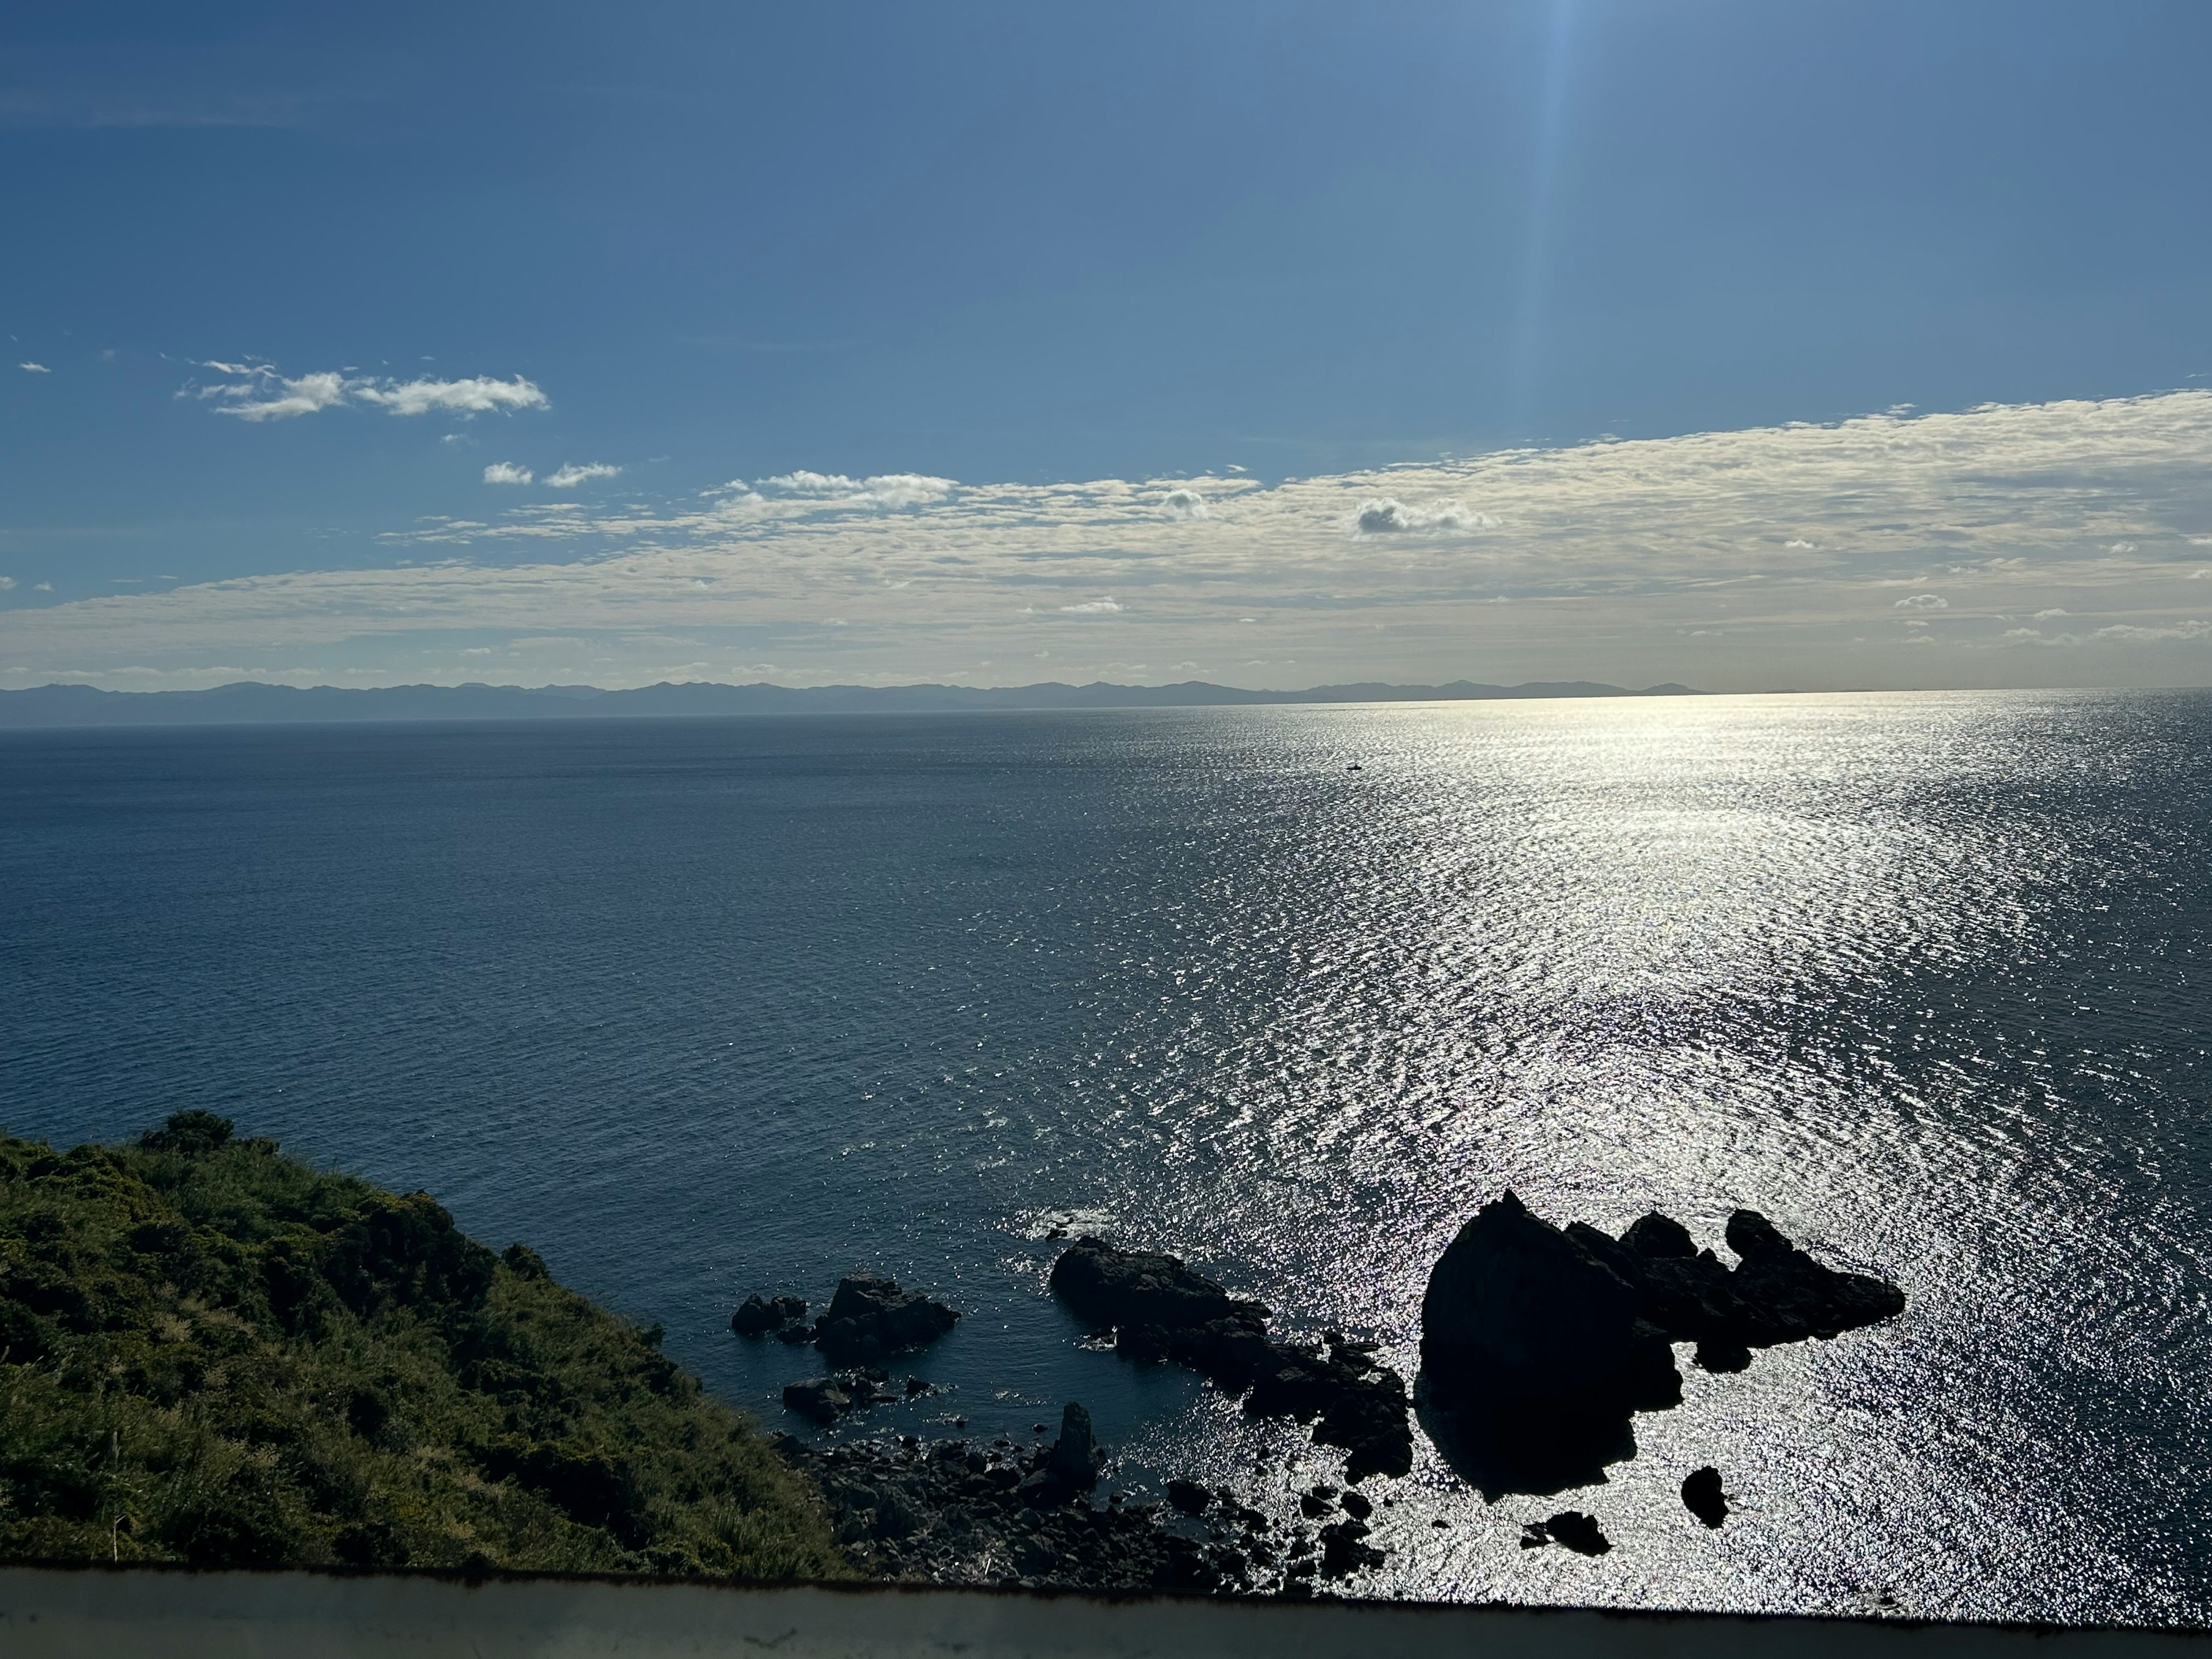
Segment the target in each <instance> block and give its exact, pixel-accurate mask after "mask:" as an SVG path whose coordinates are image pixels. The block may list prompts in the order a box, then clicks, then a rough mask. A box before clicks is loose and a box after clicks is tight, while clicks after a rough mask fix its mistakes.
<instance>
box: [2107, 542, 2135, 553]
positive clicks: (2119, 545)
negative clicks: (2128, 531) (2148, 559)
mask: <svg viewBox="0 0 2212 1659" xmlns="http://www.w3.org/2000/svg"><path fill="white" fill-rule="evenodd" d="M2135 550H2136V544H2134V543H2133V542H2114V543H2113V544H2112V546H2111V547H2110V548H2109V549H2108V551H2110V552H2113V553H2132V552H2134V551H2135Z"/></svg>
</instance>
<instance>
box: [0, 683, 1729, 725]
mask: <svg viewBox="0 0 2212 1659" xmlns="http://www.w3.org/2000/svg"><path fill="white" fill-rule="evenodd" d="M1699 695H1700V694H1699V693H1698V692H1696V691H1693V690H1691V688H1690V687H1688V686H1686V685H1652V686H1647V687H1645V688H1644V690H1641V691H1631V690H1624V689H1623V688H1621V687H1620V686H1618V685H1599V684H1595V683H1594V682H1592V681H1589V680H1565V681H1557V682H1554V681H1537V682H1534V683H1531V684H1527V685H1477V684H1474V683H1473V682H1471V681H1468V680H1454V681H1453V682H1452V683H1451V684H1449V685H1378V684H1362V685H1317V686H1315V687H1313V688H1312V689H1311V690H1305V691H1248V690H1243V688H1242V687H1239V686H1234V685H1210V684H1207V683H1206V682H1205V681H1203V680H1186V681H1184V682H1183V683H1182V684H1180V685H1109V684H1106V683H1105V682H1103V681H1098V682H1095V683H1093V684H1090V685H1062V684H1058V683H1057V682H1047V683H1046V684H1042V685H1018V686H994V687H982V686H967V685H890V686H874V685H814V686H805V687H794V686H788V685H769V684H764V683H763V684H753V685H718V684H712V683H710V682H708V681H702V680H692V681H687V682H685V683H684V684H669V683H666V682H663V683H662V684H659V685H645V686H640V687H638V688H636V689H635V690H629V691H603V690H599V687H597V686H594V685H546V686H538V687H534V688H533V687H526V686H520V685H393V686H384V687H379V688H376V689H374V690H362V689H355V688H351V687H345V686H335V685H313V686H304V687H302V686H292V685H264V684H258V683H257V682H254V681H251V680H241V681H239V682H238V683H237V684H233V685H218V686H215V687H213V688H211V689H210V690H205V691H101V690H95V689H94V688H93V687H91V686H88V685H40V686H34V687H33V688H32V689H30V690H25V691H0V726H18V727H20V726H252V725H266V724H284V725H291V724H298V723H300V722H303V721H333V720H349V721H358V720H395V721H397V720H644V719H652V720H665V719H670V718H684V717H699V716H711V715H716V714H949V713H958V712H964V711H974V710H992V709H995V710H1009V711H1011V710H1017V709H1050V708H1245V707H1255V706H1260V705H1263V704H1275V703H1319V702H1486V701H1492V700H1496V699H1500V698H1514V697H1682V696H1699Z"/></svg>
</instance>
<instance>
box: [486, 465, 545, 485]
mask: <svg viewBox="0 0 2212 1659" xmlns="http://www.w3.org/2000/svg"><path fill="white" fill-rule="evenodd" d="M536 476H537V475H536V474H535V473H533V472H532V471H531V470H530V469H529V468H528V467H526V466H521V465H517V464H516V463H515V462H513V461H494V462H493V463H492V464H491V465H489V466H488V467H486V468H485V469H484V471H483V481H484V482H485V483H495V484H526V483H529V482H530V481H531V480H532V478H533V477H536Z"/></svg>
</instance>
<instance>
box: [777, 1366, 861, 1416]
mask: <svg viewBox="0 0 2212 1659" xmlns="http://www.w3.org/2000/svg"><path fill="white" fill-rule="evenodd" d="M783 1403H784V1406H785V1407H786V1409H787V1410H790V1411H794V1412H797V1413H799V1415H800V1416H801V1417H804V1418H805V1419H808V1420H809V1421H810V1422H814V1423H819V1424H821V1425H823V1427H825V1428H826V1427H828V1426H829V1425H830V1424H832V1423H835V1422H836V1420H837V1419H839V1418H841V1417H842V1416H844V1415H845V1413H848V1412H849V1411H851V1410H852V1409H853V1396H852V1395H849V1394H847V1393H846V1392H845V1390H844V1389H843V1388H842V1387H841V1386H840V1385H839V1383H838V1381H837V1379H836V1377H834V1376H810V1377H808V1378H807V1379H806V1380H805V1382H804V1383H785V1384H784V1385H783Z"/></svg>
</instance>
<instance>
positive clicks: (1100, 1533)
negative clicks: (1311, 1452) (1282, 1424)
mask: <svg viewBox="0 0 2212 1659" xmlns="http://www.w3.org/2000/svg"><path fill="white" fill-rule="evenodd" d="M777 1446H778V1449H780V1450H781V1452H782V1453H783V1455H784V1456H785V1457H786V1458H787V1459H788V1460H789V1461H790V1462H792V1464H793V1466H794V1467H796V1468H799V1470H801V1471H802V1472H803V1473H805V1474H807V1475H809V1476H811V1478H812V1479H813V1480H814V1481H815V1483H816V1485H817V1486H819V1487H820V1489H821V1491H822V1493H823V1498H824V1499H825V1500H826V1501H827V1503H828V1504H829V1513H830V1524H831V1527H832V1529H833V1531H834V1532H835V1534H836V1538H837V1541H838V1542H839V1543H840V1544H842V1546H843V1547H845V1548H846V1549H847V1550H848V1552H849V1553H852V1554H853V1555H854V1557H855V1558H856V1559H859V1560H860V1562H862V1563H863V1564H864V1565H866V1566H868V1567H870V1568H872V1570H873V1571H876V1572H878V1573H880V1574H882V1575H884V1576H885V1577H893V1578H904V1579H918V1580H923V1581H927V1582H929V1583H957V1584H995V1585H1020V1586H1024V1587H1028V1588H1046V1587H1050V1588H1056V1589H1085V1590H1101V1591H1108V1590H1145V1591H1155V1592H1169V1593H1178V1592H1179V1593H1182V1594H1187V1595H1286V1596H1292V1597H1297V1596H1305V1595H1316V1594H1317V1593H1322V1591H1323V1590H1325V1589H1328V1588H1332V1587H1338V1586H1342V1585H1343V1584H1344V1583H1345V1582H1346V1580H1348V1579H1351V1578H1352V1577H1353V1576H1354V1575H1356V1574H1358V1572H1360V1571H1363V1570H1365V1569H1368V1568H1371V1567H1376V1566H1379V1565H1382V1564H1383V1552H1381V1551H1380V1550H1377V1549H1376V1548H1374V1547H1371V1546H1370V1545H1369V1544H1368V1543H1367V1542H1366V1540H1367V1539H1368V1537H1369V1536H1370V1532H1369V1528H1368V1526H1367V1522H1366V1519H1365V1517H1366V1516H1370V1515H1371V1514H1372V1513H1373V1512H1374V1510H1373V1505H1372V1504H1371V1503H1370V1501H1369V1500H1368V1499H1367V1498H1364V1496H1362V1495H1361V1494H1359V1493H1358V1492H1339V1491H1337V1490H1336V1489H1335V1488H1334V1487H1329V1486H1316V1487H1314V1488H1313V1489H1312V1491H1311V1492H1308V1493H1306V1494H1305V1495H1304V1498H1303V1500H1302V1504H1301V1511H1302V1517H1301V1522H1294V1523H1291V1524H1290V1525H1287V1526H1284V1527H1280V1528H1279V1527H1277V1526H1276V1525H1275V1524H1274V1523H1273V1522H1272V1521H1271V1520H1270V1518H1269V1517H1268V1516H1267V1514H1266V1513H1265V1512H1264V1511H1262V1510H1260V1509H1259V1508H1258V1507H1256V1506H1255V1504H1253V1503H1250V1502H1248V1501H1246V1499H1245V1498H1244V1497H1243V1496H1240V1495H1239V1494H1238V1493H1237V1492H1234V1491H1233V1490H1231V1489H1229V1488H1227V1487H1222V1488H1218V1489H1214V1488H1209V1487H1206V1486H1201V1485H1200V1484H1199V1483H1197V1482H1195V1481H1188V1480H1176V1481H1173V1482H1170V1488H1169V1490H1170V1500H1171V1501H1170V1502H1169V1503H1167V1504H1159V1503H1128V1502H1125V1501H1122V1499H1121V1494H1119V1493H1116V1494H1114V1495H1113V1496H1112V1497H1111V1498H1109V1499H1107V1500H1106V1501H1104V1502H1103V1503H1102V1502H1097V1501H1094V1500H1093V1498H1092V1496H1091V1490H1092V1486H1091V1483H1092V1482H1095V1480H1096V1476H1097V1458H1098V1450H1097V1447H1096V1446H1095V1445H1094V1444H1093V1443H1092V1442H1091V1428H1090V1419H1089V1416H1088V1414H1087V1413H1084V1412H1083V1408H1082V1407H1080V1406H1079V1405H1073V1404H1071V1405H1070V1406H1068V1407H1066V1411H1065V1413H1063V1416H1062V1419H1061V1427H1060V1437H1059V1439H1057V1440H1056V1441H1054V1443H1052V1444H1051V1445H1050V1446H1038V1447H1034V1448H1030V1449H1022V1448H1018V1447H1016V1446H1014V1445H1013V1444H1012V1443H1011V1442H1010V1441H1007V1440H1006V1439H1004V1438H1000V1439H999V1440H996V1441H994V1442H993V1443H988V1444H982V1443H970V1442H968V1441H964V1440H951V1441H939V1442H934V1443H926V1442H923V1441H921V1440H919V1439H917V1438H915V1437H912V1436H908V1437H902V1438H900V1439H896V1440H890V1439H884V1440H869V1441H859V1442H854V1443H848V1444H845V1445H835V1446H827V1447H819V1446H811V1445H808V1444H806V1443H804V1442H802V1441H799V1440H795V1439H793V1438H792V1437H788V1436H786V1437H781V1439H779V1440H778V1442H777ZM1086 1470H1087V1471H1088V1472H1089V1474H1088V1477H1087V1478H1086V1476H1085V1471H1086ZM1324 1494H1325V1496H1324Z"/></svg>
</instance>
